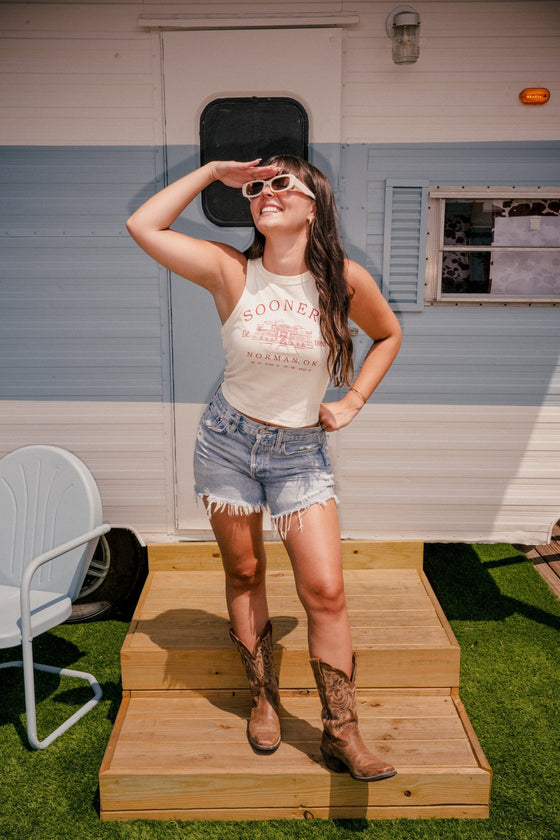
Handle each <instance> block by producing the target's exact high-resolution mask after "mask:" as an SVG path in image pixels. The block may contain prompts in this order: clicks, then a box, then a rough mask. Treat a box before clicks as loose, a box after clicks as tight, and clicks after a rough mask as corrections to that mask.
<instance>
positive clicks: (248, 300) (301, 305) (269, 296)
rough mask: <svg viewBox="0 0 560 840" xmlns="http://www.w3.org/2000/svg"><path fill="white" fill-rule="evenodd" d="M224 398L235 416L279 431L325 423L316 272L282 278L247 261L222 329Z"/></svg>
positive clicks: (324, 355) (324, 375)
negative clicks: (237, 296) (236, 298)
mask: <svg viewBox="0 0 560 840" xmlns="http://www.w3.org/2000/svg"><path fill="white" fill-rule="evenodd" d="M222 342H223V345H224V350H225V353H226V370H225V374H224V381H223V383H222V392H223V395H224V397H225V398H226V400H227V401H228V402H229V403H230V405H232V406H233V407H234V408H235V409H237V411H239V412H241V413H242V414H246V415H248V416H249V417H254V418H256V419H258V420H262V421H263V422H265V423H271V424H274V425H277V426H288V427H290V428H298V427H300V426H311V425H313V424H314V423H318V422H319V406H320V404H321V402H322V400H323V397H324V395H325V391H326V389H327V386H328V384H329V380H330V376H329V372H328V368H327V358H328V346H327V343H326V342H325V340H324V339H323V336H322V335H321V329H320V325H319V295H318V292H317V287H316V285H315V280H314V279H313V276H312V275H311V273H310V272H306V273H305V274H299V275H296V276H294V277H281V276H279V275H278V274H272V273H271V272H270V271H267V270H266V268H265V267H264V266H263V264H262V260H261V259H258V260H249V261H248V263H247V280H246V283H245V289H244V290H243V294H242V295H241V298H240V299H239V301H238V302H237V305H236V306H235V309H234V310H233V312H232V313H231V315H230V316H229V318H228V319H227V321H226V322H225V324H224V325H223V326H222Z"/></svg>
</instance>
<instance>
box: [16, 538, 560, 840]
mask: <svg viewBox="0 0 560 840" xmlns="http://www.w3.org/2000/svg"><path fill="white" fill-rule="evenodd" d="M425 569H426V572H427V574H428V577H429V578H430V581H431V583H432V586H433V587H434V590H435V592H436V595H437V596H438V598H439V600H440V603H441V604H442V607H443V609H444V611H445V613H446V615H447V617H448V619H449V620H450V622H451V625H452V627H453V629H454V632H455V634H456V636H457V638H458V641H459V643H460V645H461V648H462V657H461V662H462V670H461V686H460V693H461V698H462V700H463V701H464V703H465V706H466V708H467V712H468V714H469V716H470V719H471V721H472V723H473V725H474V728H475V731H476V733H477V735H478V737H479V739H480V741H481V743H482V746H483V749H484V751H485V753H486V756H487V757H488V759H489V762H490V764H491V766H492V769H493V771H494V781H493V789H492V803H491V813H490V818H489V819H488V820H417V821H411V820H395V821H386V820H380V821H375V822H367V821H366V820H326V821H320V820H316V821H303V820H301V821H295V820H294V821H268V822H248V823H235V822H221V823H216V822H199V823H188V822H186V823H180V822H175V821H169V822H158V821H154V822H150V821H134V822H130V823H101V822H99V817H98V807H99V803H98V793H97V776H98V772H99V766H100V764H101V760H102V758H103V753H104V750H105V747H106V744H107V741H108V738H109V735H110V732H111V727H112V723H113V721H114V718H115V716H116V713H117V709H118V705H119V702H120V685H119V679H120V673H119V652H120V648H121V646H122V641H123V639H124V634H125V632H126V625H125V624H124V623H120V622H99V623H93V624H85V625H66V626H63V627H59V628H57V629H56V630H55V631H53V633H52V634H46V635H45V636H43V637H41V638H40V639H38V640H37V642H36V654H37V655H36V658H37V659H38V661H45V662H53V663H55V662H56V663H57V664H64V665H70V666H74V667H76V668H81V669H84V670H90V671H91V672H92V673H93V674H95V676H96V677H97V678H98V679H99V681H100V683H101V684H102V686H103V689H104V697H103V699H102V700H101V702H100V703H99V704H98V705H97V706H96V707H95V709H94V710H93V711H92V712H90V714H89V715H87V716H86V717H85V718H84V719H83V720H82V721H80V722H79V723H78V724H77V725H76V726H75V727H73V728H72V729H71V730H70V731H69V732H67V733H66V734H65V735H63V736H62V737H61V738H60V739H58V741H55V742H54V744H52V745H51V746H50V747H49V748H48V749H47V750H45V751H43V752H41V753H35V752H32V751H30V750H28V749H27V747H26V746H25V741H24V740H23V737H22V736H23V730H22V726H21V721H22V720H23V712H22V710H23V691H22V690H21V691H20V689H19V687H18V684H17V678H18V677H19V679H20V680H21V674H18V672H17V671H14V672H13V673H14V675H16V676H15V678H14V679H11V683H10V684H11V689H10V692H9V694H10V695H11V696H8V698H6V695H5V693H4V688H2V690H1V692H2V693H1V694H0V696H1V697H2V700H1V701H0V703H1V705H0V708H1V709H3V710H4V712H5V714H4V718H3V719H0V720H2V722H3V725H1V726H0V766H1V767H2V771H1V776H0V803H1V808H0V838H2V840H4V838H5V840H86V838H87V840H113V838H122V839H123V840H128V839H129V838H131V840H132V838H134V840H165V838H190V839H191V840H206V838H208V840H210V838H211V840H233V838H240V837H242V838H243V840H283V838H291V840H296V838H302V840H319V838H321V840H323V838H324V840H347V838H348V840H350V838H360V840H361V838H364V840H381V838H383V840H428V839H429V840H502V838H504V840H506V838H507V840H557V838H558V837H560V805H559V802H558V799H559V798H560V797H559V796H558V791H559V790H560V773H559V765H560V756H559V752H558V721H559V715H558V711H559V700H558V697H559V696H560V669H559V667H558V666H559V664H560V656H559V652H558V643H559V641H560V632H559V629H560V602H559V601H558V600H557V599H556V598H555V596H554V595H552V593H551V592H550V590H549V589H548V587H547V586H546V584H545V583H544V582H543V581H542V579H541V578H540V577H539V575H538V574H537V573H536V572H535V570H534V568H533V566H532V564H531V563H530V562H529V561H527V560H526V558H525V557H524V555H522V554H520V553H519V552H516V551H515V550H514V549H513V548H512V547H511V546H508V545H499V546H466V545H448V544H446V545H428V546H426V551H425ZM12 653H13V652H12V651H3V652H2V654H4V656H3V658H4V659H9V658H12V656H7V655H5V654H12ZM57 655H58V657H59V658H58V660H57V658H56V657H57ZM60 657H62V659H63V661H61V659H60ZM4 673H6V672H4ZM41 676H42V675H41ZM45 676H46V675H45ZM50 688H51V686H49V690H50ZM75 691H76V689H73V688H69V687H68V685H67V684H66V683H60V686H59V687H58V689H57V690H55V694H54V696H52V697H51V695H50V694H49V693H48V692H47V691H44V692H43V694H41V697H42V699H41V702H40V709H39V722H40V726H41V725H45V726H48V725H50V722H51V719H54V725H56V721H57V720H58V715H59V714H60V712H61V708H60V707H64V712H65V713H66V712H67V711H72V710H73V707H71V706H68V705H67V704H68V702H69V701H72V702H76V705H77V699H76V698H77V696H72V694H73V692H75ZM18 692H20V693H19V695H18ZM8 708H10V711H8V712H7V713H6V710H7V709H8ZM14 709H16V711H14ZM17 721H19V722H20V723H19V729H18V726H17V725H16V723H17ZM271 760H273V758H271Z"/></svg>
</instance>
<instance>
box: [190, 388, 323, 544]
mask: <svg viewBox="0 0 560 840" xmlns="http://www.w3.org/2000/svg"><path fill="white" fill-rule="evenodd" d="M194 477H195V492H196V494H197V495H198V496H199V497H201V498H205V499H206V509H207V513H208V516H209V517H211V516H212V514H213V513H214V512H219V511H223V510H227V511H228V513H230V515H233V516H235V515H239V514H242V515H248V514H250V513H256V512H259V511H262V510H264V509H265V507H268V509H269V510H270V513H271V517H272V523H273V527H274V528H275V529H276V530H277V531H278V533H279V534H280V536H285V535H286V534H287V532H288V530H289V528H290V525H291V522H292V517H293V515H294V514H297V516H298V519H299V527H300V529H301V527H302V521H301V514H302V513H303V512H304V511H305V510H306V509H307V508H309V507H310V506H311V505H313V504H316V503H318V504H320V505H323V506H324V505H325V504H326V502H327V501H328V500H329V499H335V500H336V496H335V493H334V479H333V475H332V468H331V463H330V460H329V456H328V452H327V435H326V432H325V430H324V429H323V428H322V427H321V426H320V425H317V426H312V427H311V428H308V429H290V428H278V427H276V426H266V425H264V424H262V423H256V422H255V421H254V420H249V418H248V417H246V416H245V415H244V414H240V413H239V412H238V411H237V410H236V409H235V408H233V406H231V405H230V404H229V403H228V402H227V400H226V399H225V397H224V396H223V394H222V392H221V390H218V391H217V392H216V393H215V394H214V396H213V398H212V400H211V401H210V404H209V405H208V406H207V408H206V409H205V411H204V414H203V415H202V418H201V421H200V424H199V427H198V433H197V441H196V446H195V450H194Z"/></svg>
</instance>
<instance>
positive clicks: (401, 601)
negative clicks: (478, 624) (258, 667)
mask: <svg viewBox="0 0 560 840" xmlns="http://www.w3.org/2000/svg"><path fill="white" fill-rule="evenodd" d="M267 581H268V583H267V589H268V599H269V606H270V611H271V616H272V622H273V631H274V643H275V657H276V661H277V665H278V668H279V672H280V683H281V685H282V687H283V688H295V689H302V688H312V687H313V686H314V680H313V675H312V672H311V668H310V666H309V654H308V648H307V628H306V616H305V613H304V610H303V607H302V606H301V603H300V601H299V599H298V597H297V594H296V590H295V585H294V579H293V574H292V572H291V570H282V569H276V570H271V571H269V572H268V576H267ZM345 588H346V598H347V603H348V612H349V616H350V623H351V626H352V637H353V643H354V647H355V649H356V650H357V651H358V684H359V685H360V686H361V687H363V688H446V689H448V690H449V689H450V688H452V687H456V686H458V684H459V664H460V649H459V645H458V643H457V640H456V639H455V636H454V634H453V632H452V630H451V628H450V626H449V624H448V622H447V620H446V619H445V616H444V615H443V613H442V611H441V608H440V607H439V604H438V602H437V600H436V598H435V596H434V593H433V591H432V589H431V587H430V585H429V582H428V580H427V578H426V576H425V575H424V573H423V572H422V570H421V569H417V568H399V569H379V568H374V569H371V568H366V569H364V568H351V569H346V571H345ZM223 590H224V576H223V572H221V571H188V572H181V571H157V572H150V574H149V576H148V580H147V581H146V585H145V588H144V591H143V594H142V596H141V598H140V601H139V603H138V607H137V609H136V612H135V615H134V618H133V621H132V624H131V627H130V630H129V633H128V635H127V637H126V640H125V643H124V645H123V648H122V652H121V667H122V680H123V688H124V689H125V690H127V691H146V690H159V689H194V690H201V689H202V690H206V689H240V688H245V687H246V677H245V673H244V671H243V669H242V666H241V663H240V660H239V656H238V654H237V651H236V649H235V647H234V646H233V644H232V642H231V641H230V639H229V621H228V616H227V610H226V605H225V598H224V591H223Z"/></svg>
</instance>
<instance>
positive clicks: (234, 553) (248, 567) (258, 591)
mask: <svg viewBox="0 0 560 840" xmlns="http://www.w3.org/2000/svg"><path fill="white" fill-rule="evenodd" d="M210 522H211V525H212V530H213V531H214V535H215V537H216V540H217V542H218V546H219V548H220V551H221V554H222V563H223V566H224V571H225V575H226V601H227V607H228V612H229V617H230V621H231V624H232V626H233V630H234V633H235V634H236V636H237V637H238V638H239V639H240V640H241V641H242V642H243V644H244V645H245V646H246V647H247V648H248V649H249V650H253V649H254V646H255V643H256V640H257V637H258V636H259V634H260V633H261V632H262V630H263V629H264V627H265V626H266V623H267V621H268V618H269V616H268V605H267V600H266V555H265V550H264V541H263V535H262V513H251V514H248V515H238V516H232V515H230V514H229V513H227V511H221V512H213V513H212V516H211V518H210Z"/></svg>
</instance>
